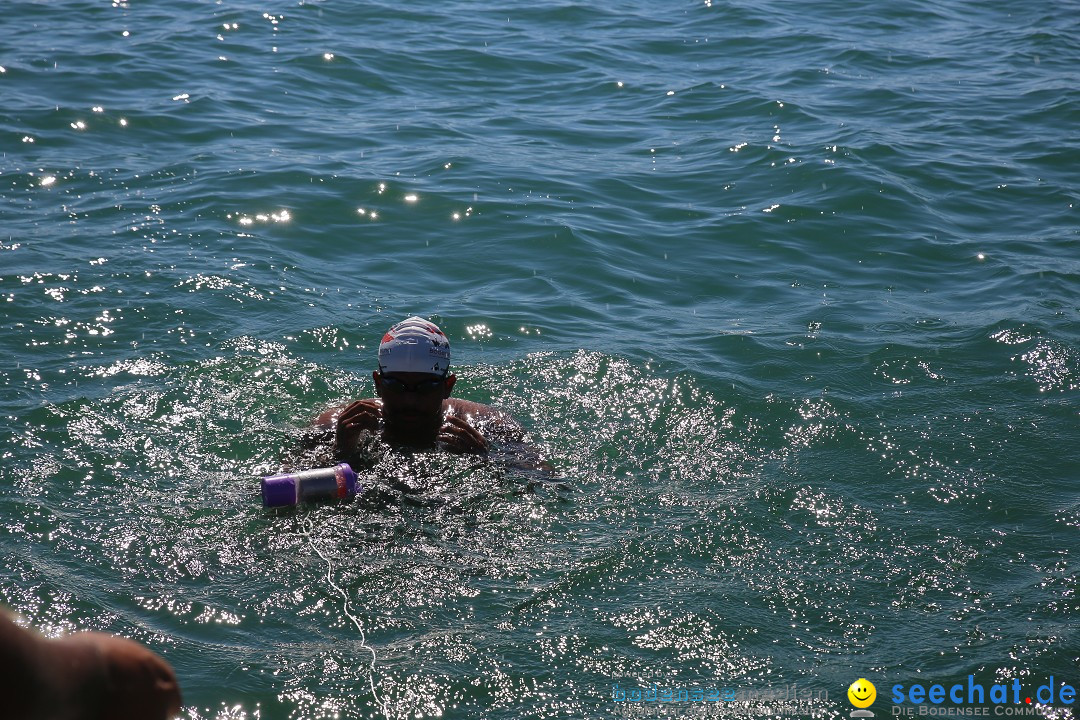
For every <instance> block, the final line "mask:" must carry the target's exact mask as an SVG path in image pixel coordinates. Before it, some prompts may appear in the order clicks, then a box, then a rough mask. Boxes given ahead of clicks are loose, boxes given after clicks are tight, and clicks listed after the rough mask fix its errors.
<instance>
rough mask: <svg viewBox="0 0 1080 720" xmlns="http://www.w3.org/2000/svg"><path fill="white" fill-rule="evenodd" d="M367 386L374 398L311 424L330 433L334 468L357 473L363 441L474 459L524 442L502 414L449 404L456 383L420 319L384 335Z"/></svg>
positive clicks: (438, 334) (434, 333)
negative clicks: (501, 445) (499, 444)
mask: <svg viewBox="0 0 1080 720" xmlns="http://www.w3.org/2000/svg"><path fill="white" fill-rule="evenodd" d="M372 378H373V379H374V380H375V394H376V395H377V397H374V398H367V399H363V400H355V401H353V402H352V403H349V404H348V405H344V406H340V407H336V408H332V409H330V410H327V411H326V412H324V413H323V414H321V415H320V416H319V417H318V419H316V421H315V425H316V427H317V428H319V429H321V430H324V431H329V430H330V429H333V431H334V457H335V460H337V461H339V462H340V461H344V462H350V463H353V464H354V467H361V466H363V464H364V462H365V459H366V458H365V457H364V455H365V446H366V442H365V441H366V440H367V439H370V438H378V439H381V440H382V441H383V442H385V443H386V444H387V445H389V446H390V447H392V448H396V449H415V450H423V449H442V450H445V451H447V452H451V453H456V454H462V455H481V456H486V455H487V454H488V452H489V451H490V449H491V441H492V440H494V439H498V440H507V441H511V442H522V441H523V440H524V436H525V433H524V430H523V429H522V427H521V426H520V425H519V424H518V423H517V421H515V420H514V419H513V418H512V417H510V416H509V415H508V414H506V413H504V412H502V411H500V410H496V409H495V408H493V407H490V406H488V405H483V404H481V403H478V402H472V401H470V400H461V399H458V398H452V397H450V393H451V391H452V390H453V389H454V383H455V382H456V381H457V377H456V376H455V375H454V374H453V373H451V372H450V340H449V339H447V337H446V334H445V333H444V332H443V331H442V330H440V329H439V327H438V326H437V325H435V324H434V323H432V322H428V321H427V320H424V319H423V318H420V317H410V318H408V319H406V320H402V321H401V322H399V323H397V324H396V325H394V326H393V327H391V328H390V329H389V330H388V331H387V332H386V334H385V335H383V338H382V342H380V343H379V368H378V370H375V371H374V372H373V373H372ZM540 462H541V463H542V461H540Z"/></svg>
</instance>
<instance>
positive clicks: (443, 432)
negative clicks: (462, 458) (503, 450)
mask: <svg viewBox="0 0 1080 720" xmlns="http://www.w3.org/2000/svg"><path fill="white" fill-rule="evenodd" d="M439 442H440V443H442V445H443V447H444V448H446V451H447V452H452V453H456V454H458V455H487V453H488V449H489V448H490V447H491V445H490V443H488V441H487V440H486V439H485V438H484V436H483V435H481V434H480V431H479V430H477V429H476V428H474V427H473V426H472V425H470V424H469V423H468V422H466V421H465V420H463V419H461V418H459V417H457V416H455V415H449V416H447V418H446V422H445V423H443V426H442V427H441V428H440V429H439Z"/></svg>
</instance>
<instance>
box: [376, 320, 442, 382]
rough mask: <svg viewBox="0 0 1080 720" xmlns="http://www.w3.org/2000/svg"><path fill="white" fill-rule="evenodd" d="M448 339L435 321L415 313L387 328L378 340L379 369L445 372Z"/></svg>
mask: <svg viewBox="0 0 1080 720" xmlns="http://www.w3.org/2000/svg"><path fill="white" fill-rule="evenodd" d="M449 369H450V341H449V340H448V339H447V338H446V333H444V332H443V331H442V330H440V329H439V326H438V325H436V324H435V323H432V322H428V321H427V320H425V319H424V318H421V317H416V316H415V315H414V316H413V317H411V318H408V319H406V320H402V321H401V322H399V323H398V324H397V325H394V326H393V327H392V328H390V329H389V330H387V331H386V334H385V335H383V339H382V342H380V343H379V372H391V373H393V372H419V373H431V374H433V375H445V374H446V372H447V370H449Z"/></svg>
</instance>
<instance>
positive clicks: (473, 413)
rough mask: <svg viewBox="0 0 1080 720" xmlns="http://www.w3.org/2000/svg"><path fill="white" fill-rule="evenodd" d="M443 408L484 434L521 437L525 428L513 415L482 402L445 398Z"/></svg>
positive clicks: (510, 437) (509, 437)
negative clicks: (464, 419)
mask: <svg viewBox="0 0 1080 720" xmlns="http://www.w3.org/2000/svg"><path fill="white" fill-rule="evenodd" d="M443 408H444V409H445V410H448V411H449V412H451V413H453V414H454V415H457V416H458V417H461V418H466V419H468V420H469V422H470V423H471V424H472V425H474V426H476V427H477V429H479V430H480V431H481V432H482V433H484V435H489V434H490V433H493V434H494V436H495V437H501V438H505V439H521V438H522V437H524V433H525V430H524V428H522V427H521V423H519V422H518V421H517V420H515V419H514V416H513V415H511V414H510V413H508V412H505V411H503V410H499V409H498V408H493V407H491V406H490V405H485V404H484V403H478V402H475V401H473V400H462V399H461V398H447V399H446V400H444V401H443Z"/></svg>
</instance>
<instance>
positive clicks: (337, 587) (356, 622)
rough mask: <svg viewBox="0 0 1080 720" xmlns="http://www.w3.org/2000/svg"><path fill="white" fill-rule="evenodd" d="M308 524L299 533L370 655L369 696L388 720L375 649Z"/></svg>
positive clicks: (307, 520) (312, 525) (361, 643)
mask: <svg viewBox="0 0 1080 720" xmlns="http://www.w3.org/2000/svg"><path fill="white" fill-rule="evenodd" d="M309 523H310V520H309V519H308V518H307V517H304V518H302V519H301V522H300V532H301V533H303V535H304V537H305V538H307V541H308V544H309V545H311V549H312V550H314V551H315V554H316V555H318V556H319V557H321V558H322V559H323V562H325V563H326V583H327V584H328V585H329V586H330V587H332V588H333V589H334V590H335V591H336V592H337V594H338V595H340V596H341V600H342V607H341V609H342V611H343V612H344V613H345V616H346V617H348V618H349V619H350V620H352V624H353V625H355V626H356V630H357V631H358V632H359V633H360V647H362V648H364V649H366V650H367V651H368V652H370V653H371V662H370V663H369V664H368V685H369V686H370V687H371V694H372V695H373V696H374V697H375V702H377V703H378V704H379V709H381V710H382V714H383V717H385V718H386V720H390V712H389V711H388V710H387V709H386V703H385V701H384V700H383V699H382V698H380V697H379V693H378V691H377V690H375V661H376V660H377V658H376V656H375V648H373V647H371V646H370V645H368V644H367V635H366V634H365V633H364V626H363V625H362V624H361V623H360V620H359V619H358V618H357V617H356V616H355V615H353V614H352V612H351V611H350V610H349V606H350V605H351V604H352V603H351V602H350V601H349V594H348V593H347V592H345V591H344V590H343V589H342V588H341V586H340V585H338V584H337V583H336V582H334V563H333V562H331V561H330V558H328V557H327V556H326V555H324V554H323V552H322V550H319V547H318V546H317V545H316V544H315V540H314V539H312V537H311V533H310V532H309V531H308V525H309ZM311 529H314V523H311Z"/></svg>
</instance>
